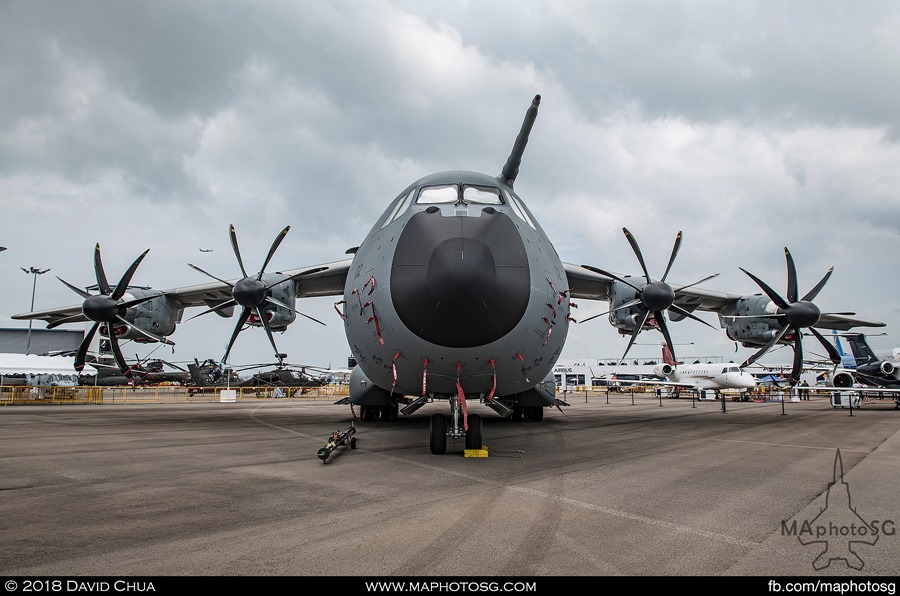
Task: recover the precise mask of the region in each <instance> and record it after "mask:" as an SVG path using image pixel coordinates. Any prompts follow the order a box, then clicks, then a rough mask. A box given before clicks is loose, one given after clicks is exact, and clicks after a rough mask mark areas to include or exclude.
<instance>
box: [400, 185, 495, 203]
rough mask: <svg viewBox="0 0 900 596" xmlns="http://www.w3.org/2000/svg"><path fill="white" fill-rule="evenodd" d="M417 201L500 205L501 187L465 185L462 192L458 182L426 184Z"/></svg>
mask: <svg viewBox="0 0 900 596" xmlns="http://www.w3.org/2000/svg"><path fill="white" fill-rule="evenodd" d="M416 203H419V204H420V205H441V204H450V203H465V204H467V205H500V204H502V201H501V199H500V189H498V188H491V187H487V186H470V185H468V184H467V185H464V186H463V187H462V193H460V187H459V185H458V184H446V185H443V186H426V187H425V188H423V189H422V191H421V192H420V193H419V198H418V199H417V200H416Z"/></svg>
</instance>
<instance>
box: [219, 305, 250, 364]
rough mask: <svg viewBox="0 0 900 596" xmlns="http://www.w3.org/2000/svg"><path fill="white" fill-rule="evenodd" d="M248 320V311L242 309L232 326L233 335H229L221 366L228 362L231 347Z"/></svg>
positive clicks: (247, 309)
mask: <svg viewBox="0 0 900 596" xmlns="http://www.w3.org/2000/svg"><path fill="white" fill-rule="evenodd" d="M248 318H250V309H249V308H247V307H244V310H242V311H241V316H239V317H238V321H237V325H235V326H234V333H232V334H231V339H230V340H229V341H228V347H227V348H225V355H224V356H222V363H223V364H224V363H225V362H226V361H227V360H228V354H230V353H231V347H232V346H233V345H234V340H236V339H237V336H238V333H240V332H241V329H242V328H243V326H244V323H246V322H247V319H248Z"/></svg>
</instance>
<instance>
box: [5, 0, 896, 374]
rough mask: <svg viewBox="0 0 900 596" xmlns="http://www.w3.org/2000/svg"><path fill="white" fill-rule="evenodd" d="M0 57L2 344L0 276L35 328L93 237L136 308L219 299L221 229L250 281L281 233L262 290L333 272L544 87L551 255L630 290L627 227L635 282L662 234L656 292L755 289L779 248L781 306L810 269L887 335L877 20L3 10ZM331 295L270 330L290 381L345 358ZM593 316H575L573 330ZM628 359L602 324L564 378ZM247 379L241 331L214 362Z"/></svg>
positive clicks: (161, 8)
mask: <svg viewBox="0 0 900 596" xmlns="http://www.w3.org/2000/svg"><path fill="white" fill-rule="evenodd" d="M0 49H2V55H3V57H4V59H3V60H2V61H0V205H2V215H3V222H4V225H3V227H2V236H0V246H5V247H7V249H8V250H6V251H3V252H0V276H2V279H3V280H4V282H3V288H4V291H3V292H2V293H0V326H2V327H19V328H21V327H27V323H26V324H23V323H22V322H21V321H13V320H11V319H10V318H9V317H10V316H11V315H13V314H16V313H22V312H27V311H28V310H29V308H30V301H31V291H32V281H33V278H32V276H30V275H26V274H25V273H23V272H22V271H21V270H20V267H25V268H28V267H31V266H36V267H42V268H50V270H51V271H50V273H48V274H46V275H43V276H41V277H39V278H38V280H37V290H36V298H35V309H44V308H50V307H54V306H65V305H71V304H78V303H80V301H81V299H80V298H79V297H78V296H76V295H75V294H74V293H73V292H72V291H71V290H69V289H68V288H66V287H65V286H63V284H61V283H60V282H59V281H58V280H57V279H56V278H55V277H54V276H55V275H58V276H59V277H61V278H63V279H65V280H66V281H68V282H71V283H73V284H74V285H76V286H81V287H84V286H87V285H90V284H92V283H94V281H95V278H94V271H93V264H92V255H93V248H94V245H95V244H96V243H97V242H99V243H100V246H101V252H102V255H103V262H104V265H105V269H106V273H107V275H108V277H109V278H110V281H111V282H112V283H114V282H115V281H117V280H118V279H119V278H120V277H121V275H122V273H123V272H124V271H125V269H126V268H127V267H128V265H129V264H130V263H131V262H132V261H133V260H134V259H135V258H136V257H137V256H138V255H139V254H140V253H141V252H143V251H144V250H146V249H148V248H149V249H150V252H149V254H148V255H147V257H146V258H145V259H144V261H143V263H142V264H141V266H140V268H139V269H138V272H137V274H136V276H135V278H134V280H133V282H134V283H137V284H143V285H151V286H153V287H156V288H161V289H165V288H173V287H177V286H183V285H192V284H196V283H204V282H206V281H207V278H205V277H204V276H202V275H201V274H200V273H198V272H197V271H195V270H193V269H191V268H189V267H188V266H187V263H188V262H191V263H194V264H196V265H198V266H200V267H202V268H204V269H205V270H207V271H209V272H211V273H213V274H215V275H217V276H220V277H225V278H235V277H238V276H239V271H240V270H239V268H238V265H237V262H236V260H235V258H234V255H233V253H232V251H231V246H230V243H229V240H228V226H229V224H234V225H235V227H236V229H237V234H238V238H239V241H240V245H241V251H242V254H243V258H244V261H245V263H246V264H247V267H248V269H253V270H255V269H254V267H255V268H258V267H259V265H261V264H262V261H263V259H264V257H265V254H266V252H267V251H268V248H269V246H270V245H271V243H272V240H273V239H274V238H275V236H276V234H277V233H278V232H279V231H280V230H281V229H282V228H283V227H284V226H285V225H290V226H291V231H290V233H289V234H288V236H287V238H286V240H285V241H284V242H283V244H282V245H281V247H280V248H279V249H278V252H277V253H276V255H275V258H274V259H273V261H272V263H271V265H270V267H269V270H277V269H290V268H294V267H300V266H304V265H311V264H316V263H323V262H328V261H333V260H338V259H341V258H344V252H345V250H346V249H348V248H350V247H353V246H357V245H358V244H359V243H360V242H361V241H362V239H363V237H364V236H365V234H366V233H367V231H368V229H369V226H370V225H371V224H372V223H373V222H374V220H375V219H376V218H377V217H378V216H379V215H380V214H381V212H382V211H383V210H384V209H385V207H386V206H387V204H388V202H389V201H390V200H391V199H393V197H395V196H396V195H397V193H398V192H399V191H400V190H402V189H403V188H404V187H405V186H406V185H408V184H409V183H410V182H412V181H413V180H416V179H418V178H420V177H421V176H423V175H426V174H428V173H431V172H434V171H443V170H452V169H464V170H475V171H482V172H485V173H488V174H492V175H496V174H499V173H500V169H501V167H502V165H503V163H504V161H505V159H506V157H507V155H508V154H509V150H510V148H511V147H512V143H513V140H514V138H515V135H516V133H517V132H518V129H519V126H520V125H521V122H522V118H523V116H524V114H525V111H526V109H527V108H528V106H529V103H530V102H531V99H532V97H533V96H534V95H536V94H540V95H541V96H542V104H541V108H540V114H539V115H538V119H537V122H536V123H535V127H534V129H533V131H532V134H531V139H530V142H529V145H528V148H527V150H526V152H525V156H524V159H523V163H522V167H521V172H520V174H519V177H518V179H517V180H516V190H517V191H518V193H519V194H520V195H521V197H522V198H523V199H524V200H525V202H526V203H527V204H528V206H529V207H530V208H531V210H532V211H533V212H534V213H535V214H536V216H537V217H538V219H539V220H540V221H541V223H542V225H543V227H544V228H545V230H546V231H547V232H548V234H549V235H550V238H551V240H552V241H553V243H554V245H555V246H556V248H557V251H558V252H559V253H560V256H561V257H562V259H563V260H564V261H566V262H570V263H576V264H591V265H594V266H597V267H600V268H603V269H607V270H610V271H616V272H620V273H626V272H627V273H635V274H636V273H638V272H639V267H638V264H637V261H636V259H635V257H634V254H633V253H632V252H631V250H630V248H629V246H628V243H627V241H626V239H625V237H624V236H623V234H622V227H623V226H624V227H628V228H629V230H630V231H631V232H632V233H633V235H634V236H635V238H636V239H637V241H638V242H639V243H640V245H641V248H642V250H643V252H644V257H645V259H646V261H647V265H648V268H649V269H650V272H651V274H654V275H656V276H659V275H661V274H662V271H663V270H664V268H665V264H666V262H667V260H668V257H669V254H670V252H671V249H672V244H673V242H674V239H675V235H676V233H677V232H678V231H679V230H681V231H683V233H684V244H683V245H682V249H681V252H680V253H679V255H678V258H677V260H676V262H675V265H674V267H673V270H672V272H671V274H670V275H669V281H672V282H675V283H691V282H694V281H696V280H698V279H700V278H703V277H705V276H707V275H710V274H712V273H720V274H721V275H720V276H719V277H718V278H716V279H714V280H712V281H710V282H707V283H706V284H704V286H703V287H706V288H708V289H712V290H719V291H724V292H729V293H736V294H741V293H755V292H757V291H759V290H758V287H757V286H756V284H755V283H754V282H753V281H752V280H751V279H750V278H748V277H747V276H746V275H745V274H744V273H742V272H741V271H740V269H739V267H744V268H745V269H747V270H749V271H751V272H753V273H754V274H756V275H758V276H760V277H761V278H763V279H765V280H767V281H768V282H769V284H770V285H771V286H772V287H774V288H775V289H776V290H778V291H779V292H781V293H782V294H785V293H786V284H787V282H786V271H785V260H784V253H783V249H784V247H785V246H787V247H788V248H789V249H790V251H791V253H792V254H793V256H794V259H795V261H796V263H797V267H798V271H799V286H800V291H801V293H805V292H806V291H808V290H809V289H811V288H812V287H813V286H814V285H815V284H816V282H818V281H819V279H821V278H822V276H823V275H824V274H825V272H826V271H827V269H828V268H829V267H831V266H834V268H835V270H834V274H833V275H832V277H831V279H830V281H829V282H828V284H827V286H826V287H825V289H824V290H823V291H822V292H821V294H820V295H819V297H818V299H817V304H818V305H819V306H820V307H821V308H822V310H823V311H848V310H851V311H855V312H857V314H858V315H859V316H860V317H864V318H868V319H874V320H879V321H883V322H885V323H886V324H887V326H886V327H885V328H884V329H883V330H882V331H884V332H886V333H887V335H883V336H877V337H872V338H871V339H870V343H871V344H872V345H873V347H875V348H876V350H878V351H883V350H888V351H889V350H890V348H892V347H894V346H900V337H898V336H897V335H896V331H895V330H896V329H897V327H898V325H900V297H898V296H900V291H898V290H900V288H898V286H900V281H898V276H897V271H898V267H897V258H898V253H900V250H898V249H900V242H898V234H900V199H898V192H900V144H898V142H900V102H898V97H900V5H898V4H897V3H896V2H893V1H883V2H882V1H875V0H873V1H868V2H863V3H860V2H822V1H819V0H810V1H801V0H796V1H792V2H783V1H758V2H740V3H734V2H730V3H722V2H715V1H699V0H698V1H688V2H661V1H652V2H651V1H632V0H628V1H621V2H619V1H609V2H592V1H587V0H585V1H574V0H568V1H560V2H534V1H528V0H514V1H513V0H509V1H506V0H484V1H478V2H471V1H464V0H460V1H440V2H438V1H423V0H410V1H399V0H397V1H390V0H367V1H359V0H353V1H349V0H348V1H334V2H326V1H317V2H297V1H295V0H285V1H259V0H254V1H253V2H238V1H230V2H207V1H202V0H194V1H192V2H181V1H166V0H153V1H146V0H137V1H132V2H108V1H103V2H101V1H90V0H79V1H77V2H42V1H35V0H6V1H4V2H2V3H0ZM200 248H211V249H214V250H213V252H206V253H201V252H200V251H199V249H200ZM335 300H336V298H317V299H311V300H307V301H304V302H302V303H300V306H299V309H300V310H301V311H303V312H305V313H307V314H310V315H312V316H315V317H317V318H319V319H322V320H324V321H325V322H326V323H328V325H327V326H326V327H322V326H319V325H317V324H315V323H312V322H311V321H309V320H308V319H304V318H302V317H300V318H298V320H297V321H296V322H295V323H294V324H293V325H291V327H290V328H289V329H288V331H287V332H285V333H283V334H276V338H275V339H276V342H277V344H278V346H279V348H280V349H281V351H283V352H286V353H287V354H288V360H289V361H291V362H303V363H308V364H317V365H322V366H325V365H328V364H329V363H330V364H332V365H334V366H342V365H344V364H346V358H347V356H348V355H349V348H348V346H347V341H346V338H345V337H344V334H343V330H342V325H341V322H340V319H339V318H338V316H337V314H336V313H335V312H334V309H333V303H334V302H335ZM607 308H608V307H607V305H606V303H590V302H587V301H581V302H580V303H579V309H578V311H577V315H576V318H585V317H587V316H590V315H591V314H596V313H599V312H603V311H605V310H607ZM196 312H199V311H196ZM191 314H195V311H189V312H188V313H187V315H186V316H185V318H187V317H188V316H190V315H191ZM700 316H701V317H702V318H704V319H705V320H707V321H709V322H710V323H712V324H713V325H715V326H716V327H717V328H718V324H717V322H716V319H715V317H714V316H713V315H712V314H710V313H706V314H702V313H701V315H700ZM35 325H38V326H39V327H43V323H36V324H35ZM233 325H234V323H233V319H232V320H228V321H226V320H223V319H221V318H219V317H216V316H215V315H208V316H204V317H200V318H197V319H195V320H192V321H187V322H185V323H183V324H181V325H179V327H178V329H177V331H176V332H175V334H174V335H173V336H172V339H173V340H174V341H175V342H176V346H175V347H174V353H173V350H172V348H168V347H165V348H163V349H159V350H156V352H155V353H154V355H155V356H156V357H162V358H165V359H167V360H171V361H184V360H190V359H193V358H194V357H198V358H201V359H202V358H207V357H219V356H221V354H222V352H223V350H224V346H225V344H226V343H227V341H228V338H229V337H230V335H231V331H232V328H233ZM82 326H83V325H82ZM69 327H72V326H69ZM74 328H78V327H77V326H76V327H74ZM671 329H672V333H673V336H674V339H675V341H676V342H678V343H690V342H693V345H688V346H683V347H681V348H679V355H680V356H684V357H690V356H695V355H696V356H702V355H720V356H723V357H724V358H725V359H734V360H736V361H740V360H742V359H744V358H746V357H747V356H749V355H750V354H752V353H753V350H752V349H750V348H744V347H740V348H738V349H737V351H736V348H735V345H734V343H733V342H731V341H729V340H728V339H727V338H726V337H725V335H724V331H722V330H716V331H713V330H711V329H709V328H707V327H704V326H703V325H700V324H698V323H696V322H693V321H689V320H688V321H684V322H681V323H677V324H673V325H672V326H671ZM660 340H661V336H660V335H659V334H658V333H655V332H648V333H645V334H644V335H642V336H641V339H640V341H641V343H646V344H655V345H646V346H637V347H635V348H633V351H632V352H631V353H632V354H633V355H635V356H644V355H646V356H651V355H652V356H656V355H657V354H658V342H659V341H660ZM626 344H627V338H625V337H622V336H619V335H618V334H617V333H616V332H614V330H612V328H611V327H610V326H609V324H608V323H607V322H606V319H605V317H600V318H597V319H594V320H593V321H590V322H587V323H584V324H579V325H574V326H572V328H571V330H570V333H569V340H568V342H567V346H566V349H565V351H564V352H563V357H564V358H579V359H580V358H615V357H617V356H618V355H620V354H621V352H622V350H624V347H625V345H626ZM804 345H805V346H808V349H810V350H816V348H817V346H816V342H814V341H813V340H812V338H810V339H809V340H808V341H807V342H804ZM151 349H152V346H150V347H147V346H135V345H134V344H130V345H127V346H125V347H124V351H125V353H126V355H128V354H133V353H139V354H140V355H141V356H144V355H146V354H148V353H149V352H150V350H151ZM816 351H818V352H820V353H821V352H822V350H821V348H818V349H817V350H816ZM270 358H271V348H270V347H269V346H268V342H267V340H266V338H265V333H264V332H263V331H262V330H261V329H257V328H254V329H250V330H247V331H245V332H244V333H242V334H241V336H240V337H239V338H238V341H237V343H236V344H235V348H234V350H233V352H232V357H231V361H232V362H233V363H246V362H260V361H262V362H265V361H267V360H268V359H270ZM773 358H774V359H775V360H778V361H789V360H790V352H789V349H788V351H787V352H784V351H782V352H781V355H780V356H779V355H778V353H776V354H774V355H773Z"/></svg>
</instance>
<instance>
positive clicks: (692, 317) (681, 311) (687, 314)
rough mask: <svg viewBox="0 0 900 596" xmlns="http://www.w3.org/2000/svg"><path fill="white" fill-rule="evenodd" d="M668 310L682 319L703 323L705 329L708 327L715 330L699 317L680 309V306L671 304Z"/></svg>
mask: <svg viewBox="0 0 900 596" xmlns="http://www.w3.org/2000/svg"><path fill="white" fill-rule="evenodd" d="M669 310H674V311H675V312H677V313H678V314H680V315H681V316H683V317H687V318H689V319H693V320H695V321H699V322H701V323H703V324H704V325H706V326H707V327H709V328H710V329H715V327H713V326H712V325H710V324H709V323H707V322H706V321H704V320H703V319H701V318H700V317H698V316H696V315H694V313H691V312H688V311H686V310H684V309H683V308H681V307H680V306H677V305H675V304H673V305H672V306H670V307H669Z"/></svg>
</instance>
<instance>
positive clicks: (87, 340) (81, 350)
mask: <svg viewBox="0 0 900 596" xmlns="http://www.w3.org/2000/svg"><path fill="white" fill-rule="evenodd" d="M98 327H100V323H94V324H93V325H91V328H90V330H89V331H88V332H87V335H85V336H84V339H83V340H82V342H81V345H80V346H78V351H77V352H75V370H76V371H78V372H81V371H82V370H84V357H85V356H87V351H88V348H89V347H91V342H92V341H93V340H94V334H95V333H97V328H98Z"/></svg>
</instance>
